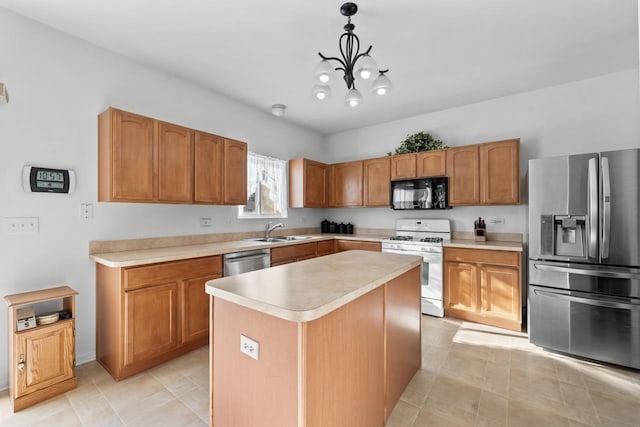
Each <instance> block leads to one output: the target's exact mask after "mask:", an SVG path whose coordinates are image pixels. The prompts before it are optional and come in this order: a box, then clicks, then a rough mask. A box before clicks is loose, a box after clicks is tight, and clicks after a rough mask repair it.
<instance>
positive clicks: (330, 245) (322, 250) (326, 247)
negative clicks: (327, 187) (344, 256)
mask: <svg viewBox="0 0 640 427" xmlns="http://www.w3.org/2000/svg"><path fill="white" fill-rule="evenodd" d="M335 251H336V248H335V243H334V241H333V239H331V240H322V241H320V242H318V256H325V255H331V254H332V253H335Z"/></svg>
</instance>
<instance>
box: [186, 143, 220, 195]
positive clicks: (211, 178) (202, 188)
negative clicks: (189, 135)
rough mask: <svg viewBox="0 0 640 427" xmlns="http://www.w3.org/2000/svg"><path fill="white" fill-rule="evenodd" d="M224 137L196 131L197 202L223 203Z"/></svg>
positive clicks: (195, 178)
mask: <svg viewBox="0 0 640 427" xmlns="http://www.w3.org/2000/svg"><path fill="white" fill-rule="evenodd" d="M223 145H224V139H223V138H222V137H220V136H217V135H211V134H208V133H204V132H196V133H195V141H194V150H193V152H194V163H193V176H194V185H193V189H194V196H193V201H194V202H195V203H208V204H222V200H223V197H222V180H223V167H224V164H223V156H224V147H223Z"/></svg>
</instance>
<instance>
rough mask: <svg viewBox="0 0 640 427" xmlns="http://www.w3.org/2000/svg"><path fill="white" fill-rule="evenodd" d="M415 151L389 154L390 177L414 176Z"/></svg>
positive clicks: (415, 169) (405, 177) (415, 165)
mask: <svg viewBox="0 0 640 427" xmlns="http://www.w3.org/2000/svg"><path fill="white" fill-rule="evenodd" d="M416 172H417V164H416V153H410V154H399V155H396V156H391V179H392V180H396V179H411V178H415V177H416Z"/></svg>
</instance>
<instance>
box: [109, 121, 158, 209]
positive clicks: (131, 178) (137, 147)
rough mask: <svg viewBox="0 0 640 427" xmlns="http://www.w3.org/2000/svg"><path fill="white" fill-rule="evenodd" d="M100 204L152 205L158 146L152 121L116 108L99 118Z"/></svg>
mask: <svg viewBox="0 0 640 427" xmlns="http://www.w3.org/2000/svg"><path fill="white" fill-rule="evenodd" d="M98 132H99V136H98V200H99V201H113V202H153V201H154V200H155V199H156V185H155V182H156V180H155V175H156V169H155V166H156V156H157V145H156V142H155V135H154V123H153V119H150V118H148V117H144V116H140V115H138V114H133V113H128V112H126V111H120V110H116V109H113V108H110V109H108V110H107V111H105V112H104V113H102V114H100V116H98Z"/></svg>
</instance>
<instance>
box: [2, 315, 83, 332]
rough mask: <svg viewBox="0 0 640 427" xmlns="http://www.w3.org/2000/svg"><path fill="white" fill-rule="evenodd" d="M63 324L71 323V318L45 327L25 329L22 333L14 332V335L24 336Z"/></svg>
mask: <svg viewBox="0 0 640 427" xmlns="http://www.w3.org/2000/svg"><path fill="white" fill-rule="evenodd" d="M65 322H67V323H72V322H73V318H69V319H60V320H58V321H57V322H53V323H49V324H47V325H38V326H36V327H35V328H29V329H25V330H24V331H15V332H14V333H15V334H16V335H24V334H26V333H29V332H34V331H40V330H43V329H47V328H48V327H52V326H57V325H60V324H61V323H65Z"/></svg>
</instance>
